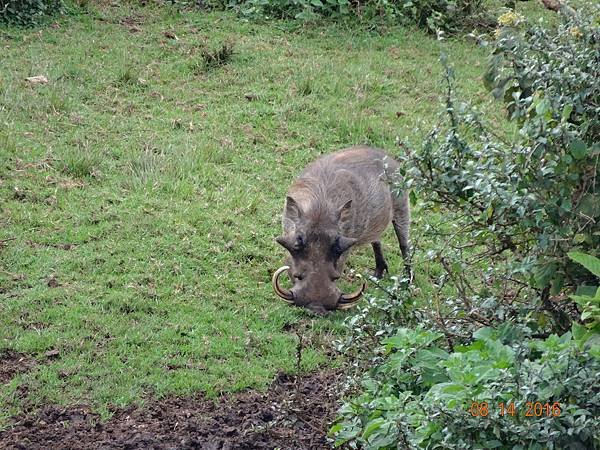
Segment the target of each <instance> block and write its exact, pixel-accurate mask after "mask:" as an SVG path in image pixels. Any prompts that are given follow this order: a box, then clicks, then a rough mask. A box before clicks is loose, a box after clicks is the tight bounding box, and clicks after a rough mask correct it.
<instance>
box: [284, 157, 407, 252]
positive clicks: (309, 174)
mask: <svg viewBox="0 0 600 450" xmlns="http://www.w3.org/2000/svg"><path fill="white" fill-rule="evenodd" d="M397 168H398V163H397V162H396V161H395V160H393V159H392V158H390V157H389V156H388V155H386V153H385V152H384V151H382V150H378V149H374V148H370V147H365V146H359V147H351V148H348V149H344V150H341V151H339V152H336V153H332V154H328V155H326V156H323V157H322V158H320V159H318V160H316V161H314V162H313V163H311V164H310V165H308V166H307V167H306V169H304V171H303V172H302V173H301V174H300V176H299V177H298V179H297V180H296V181H295V182H294V183H293V184H292V186H291V188H290V190H289V195H290V196H292V197H293V198H294V199H295V200H296V201H297V202H298V203H299V205H300V206H301V209H302V210H304V211H306V215H307V216H308V217H310V220H311V222H312V223H313V225H314V227H315V228H317V229H318V228H319V224H320V223H323V224H325V223H329V222H330V221H331V220H337V218H333V217H332V213H334V212H336V211H339V210H340V208H341V207H342V206H343V205H344V204H345V203H346V202H348V201H349V200H352V207H351V208H350V209H349V210H348V213H347V216H346V217H344V220H342V221H340V223H339V226H340V231H341V232H342V233H343V234H344V235H346V236H348V237H353V238H356V239H358V240H359V242H358V243H359V244H366V243H370V242H373V241H375V240H377V239H378V238H379V236H380V234H381V233H382V232H383V231H384V230H385V228H386V226H387V225H388V224H389V223H390V221H391V220H392V217H393V201H392V194H391V191H390V187H389V184H388V181H389V179H390V178H391V177H393V174H394V172H395V170H396V169H397ZM284 228H285V218H284Z"/></svg>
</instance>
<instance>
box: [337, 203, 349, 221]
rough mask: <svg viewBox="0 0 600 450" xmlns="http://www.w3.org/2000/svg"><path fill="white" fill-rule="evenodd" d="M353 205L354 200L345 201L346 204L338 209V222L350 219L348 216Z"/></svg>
mask: <svg viewBox="0 0 600 450" xmlns="http://www.w3.org/2000/svg"><path fill="white" fill-rule="evenodd" d="M351 207H352V200H348V201H347V202H346V203H344V206H342V207H341V208H340V209H339V210H338V214H337V221H338V223H340V222H345V221H346V220H348V218H349V216H350V208H351Z"/></svg>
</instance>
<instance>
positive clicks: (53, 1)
mask: <svg viewBox="0 0 600 450" xmlns="http://www.w3.org/2000/svg"><path fill="white" fill-rule="evenodd" d="M64 6H65V5H64V3H63V1H62V0H0V23H2V22H4V23H10V24H15V25H36V24H38V23H40V22H41V21H43V20H45V18H46V17H47V16H51V15H56V14H60V13H62V12H63V10H64Z"/></svg>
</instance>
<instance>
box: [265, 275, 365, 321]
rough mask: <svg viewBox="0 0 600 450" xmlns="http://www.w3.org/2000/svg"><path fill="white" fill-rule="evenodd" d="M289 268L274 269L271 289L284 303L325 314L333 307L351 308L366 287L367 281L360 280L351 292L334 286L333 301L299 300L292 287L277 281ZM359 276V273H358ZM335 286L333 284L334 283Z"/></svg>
mask: <svg viewBox="0 0 600 450" xmlns="http://www.w3.org/2000/svg"><path fill="white" fill-rule="evenodd" d="M289 269H290V267H289V266H282V267H280V268H279V269H277V270H276V271H275V273H274V274H273V277H272V283H273V289H274V290H275V292H276V293H277V295H278V296H279V297H280V298H281V299H282V300H283V301H285V302H286V303H290V304H295V305H297V306H302V307H305V308H307V309H310V310H311V311H313V312H315V313H317V314H325V313H327V312H329V311H332V310H334V309H348V308H351V307H352V306H354V305H355V304H356V302H358V300H360V298H361V297H362V294H363V292H364V291H365V289H366V288H367V283H366V282H365V281H363V282H362V284H361V287H360V288H359V289H358V290H357V291H356V292H354V293H352V294H343V293H342V292H341V291H340V290H339V289H337V287H335V290H334V292H335V293H334V294H333V297H334V298H337V300H336V301H335V302H330V301H327V300H326V299H319V298H317V299H312V298H310V297H308V298H306V299H304V300H300V297H299V296H298V295H295V294H294V287H295V286H294V287H292V288H291V289H286V288H284V287H282V286H281V284H280V283H279V277H280V276H281V274H282V273H283V272H286V271H288V270H289ZM358 277H360V275H358ZM334 286H335V285H334Z"/></svg>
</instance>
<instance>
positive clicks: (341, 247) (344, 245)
mask: <svg viewBox="0 0 600 450" xmlns="http://www.w3.org/2000/svg"><path fill="white" fill-rule="evenodd" d="M357 241H358V239H354V238H350V237H346V236H338V237H337V238H335V244H334V247H333V252H334V253H337V254H338V255H341V254H342V253H344V252H345V251H347V250H349V249H350V247H352V246H353V245H354V244H356V242H357Z"/></svg>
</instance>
